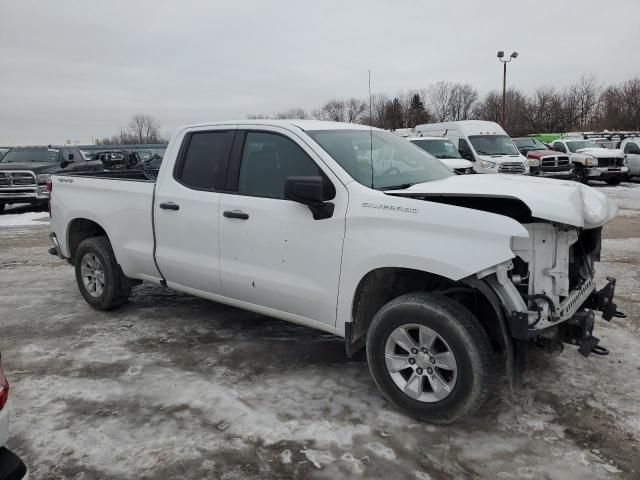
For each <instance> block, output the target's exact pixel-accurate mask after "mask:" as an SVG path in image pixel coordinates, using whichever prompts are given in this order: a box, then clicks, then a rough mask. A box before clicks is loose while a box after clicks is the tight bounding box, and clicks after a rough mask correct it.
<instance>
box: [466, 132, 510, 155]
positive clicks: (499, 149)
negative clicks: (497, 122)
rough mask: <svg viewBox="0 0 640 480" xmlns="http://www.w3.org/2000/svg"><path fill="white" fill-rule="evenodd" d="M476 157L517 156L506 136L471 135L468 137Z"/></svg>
mask: <svg viewBox="0 0 640 480" xmlns="http://www.w3.org/2000/svg"><path fill="white" fill-rule="evenodd" d="M469 140H471V144H472V145H473V148H475V149H476V153H477V154H478V155H519V154H520V152H518V149H517V148H516V147H515V145H514V144H513V142H512V141H511V139H510V138H509V137H508V136H506V135H471V136H470V137H469Z"/></svg>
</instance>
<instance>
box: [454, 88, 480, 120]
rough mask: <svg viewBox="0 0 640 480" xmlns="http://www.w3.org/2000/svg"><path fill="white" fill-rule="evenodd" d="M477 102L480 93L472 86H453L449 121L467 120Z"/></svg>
mask: <svg viewBox="0 0 640 480" xmlns="http://www.w3.org/2000/svg"><path fill="white" fill-rule="evenodd" d="M477 101H478V91H477V90H476V89H475V88H473V87H472V86H471V84H469V83H465V84H462V83H456V84H453V85H452V86H451V89H450V92H449V102H448V120H454V121H455V120H467V119H468V118H470V117H471V112H472V109H473V106H474V104H475V103H476V102H477Z"/></svg>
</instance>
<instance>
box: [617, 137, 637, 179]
mask: <svg viewBox="0 0 640 480" xmlns="http://www.w3.org/2000/svg"><path fill="white" fill-rule="evenodd" d="M620 149H621V150H622V152H623V153H624V155H625V158H626V160H627V167H629V178H631V177H636V176H640V137H631V138H625V139H624V140H622V142H621V143H620Z"/></svg>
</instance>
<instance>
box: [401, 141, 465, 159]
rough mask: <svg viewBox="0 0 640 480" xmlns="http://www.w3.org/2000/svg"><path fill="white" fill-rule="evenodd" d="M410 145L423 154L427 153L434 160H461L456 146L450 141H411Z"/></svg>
mask: <svg viewBox="0 0 640 480" xmlns="http://www.w3.org/2000/svg"><path fill="white" fill-rule="evenodd" d="M411 143H413V144H415V145H417V146H419V147H420V148H421V149H423V150H424V151H425V152H429V153H430V154H431V155H433V156H434V157H436V158H462V157H461V156H460V152H458V149H457V148H456V146H455V145H454V144H453V143H451V141H450V140H447V139H446V138H443V139H442V140H440V139H437V140H431V139H430V140H411Z"/></svg>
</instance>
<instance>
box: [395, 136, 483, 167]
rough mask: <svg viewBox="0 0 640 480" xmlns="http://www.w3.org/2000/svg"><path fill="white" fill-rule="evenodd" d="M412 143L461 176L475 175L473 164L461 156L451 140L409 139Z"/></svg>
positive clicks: (436, 138) (434, 138)
mask: <svg viewBox="0 0 640 480" xmlns="http://www.w3.org/2000/svg"><path fill="white" fill-rule="evenodd" d="M407 140H409V141H410V142H411V143H413V144H414V145H417V146H418V147H420V148H421V149H422V150H424V151H425V152H427V153H430V154H431V155H433V156H434V157H436V158H437V159H438V160H440V161H441V162H442V163H444V164H445V165H446V166H447V167H449V168H450V169H451V170H453V171H454V172H456V173H457V174H459V175H465V174H470V173H475V172H474V170H473V163H471V162H470V161H469V160H465V159H464V158H462V157H461V156H460V152H459V151H458V149H457V148H456V146H455V145H454V144H453V143H451V140H449V139H447V138H442V137H409V138H407Z"/></svg>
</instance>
